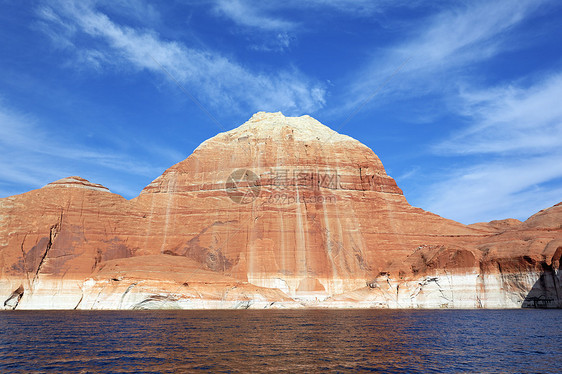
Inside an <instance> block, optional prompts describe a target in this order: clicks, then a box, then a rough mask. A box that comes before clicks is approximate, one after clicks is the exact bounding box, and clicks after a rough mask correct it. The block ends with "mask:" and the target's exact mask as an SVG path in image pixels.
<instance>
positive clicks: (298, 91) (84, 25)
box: [38, 2, 326, 113]
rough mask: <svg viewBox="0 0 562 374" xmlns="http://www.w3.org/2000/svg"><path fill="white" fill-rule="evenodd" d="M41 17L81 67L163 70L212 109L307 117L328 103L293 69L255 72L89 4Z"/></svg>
mask: <svg viewBox="0 0 562 374" xmlns="http://www.w3.org/2000/svg"><path fill="white" fill-rule="evenodd" d="M38 15H39V16H40V17H41V18H42V20H43V24H42V29H44V30H46V32H47V33H48V34H49V35H51V36H52V37H53V39H54V40H55V42H56V43H58V44H59V45H60V46H61V47H64V48H69V46H72V48H73V49H74V50H76V52H77V56H78V57H79V63H84V62H86V63H89V64H90V65H91V66H94V67H97V68H101V67H107V66H113V67H116V68H119V69H123V68H125V69H127V68H128V69H133V70H136V71H143V70H144V71H150V72H152V73H155V74H160V75H161V76H165V77H166V78H167V76H166V74H165V73H164V72H163V71H162V67H164V68H165V69H166V70H167V71H169V72H170V73H171V74H172V75H173V76H174V77H175V78H176V79H177V80H179V81H180V82H181V83H182V84H184V85H186V86H187V87H188V88H189V89H190V90H192V91H193V92H194V94H195V96H197V97H198V98H199V99H200V100H201V101H203V102H204V103H206V104H209V105H211V106H213V107H214V108H220V109H225V108H229V109H230V110H232V109H238V110H240V109H243V110H245V111H257V110H283V111H285V112H287V113H304V112H314V111H316V110H317V109H319V108H321V107H322V106H323V105H324V103H325V94H326V92H325V89H324V86H323V84H321V83H319V82H317V81H315V80H313V79H310V78H308V77H307V76H305V75H304V74H302V73H301V72H299V71H298V70H297V69H295V68H288V69H285V70H283V71H278V70H276V71H273V72H266V71H265V72H264V71H253V70H251V69H250V68H248V67H245V66H243V65H242V64H240V63H237V62H236V61H233V60H232V59H231V58H229V57H226V56H224V55H222V54H221V53H219V52H217V51H213V50H211V49H201V48H193V47H190V46H187V45H185V44H184V43H181V42H178V41H173V40H165V39H163V38H162V37H161V36H160V35H159V34H158V33H157V32H155V31H154V30H152V29H145V28H143V29H139V28H134V27H130V26H127V25H122V24H119V23H117V22H116V21H114V20H112V19H110V18H109V17H108V15H106V14H104V13H102V12H101V11H100V10H98V9H97V8H96V7H95V6H93V5H91V4H90V3H79V2H57V3H56V6H50V5H44V6H42V7H40V8H39V10H38ZM84 37H87V38H91V39H93V41H94V42H95V43H90V47H89V48H88V49H82V48H81V47H80V45H79V43H78V42H77V41H78V40H79V39H80V38H84ZM91 45H96V47H92V46H91ZM154 60H156V61H157V62H155V61H154Z"/></svg>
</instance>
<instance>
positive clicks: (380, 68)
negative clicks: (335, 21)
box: [338, 0, 545, 112]
mask: <svg viewBox="0 0 562 374" xmlns="http://www.w3.org/2000/svg"><path fill="white" fill-rule="evenodd" d="M544 2H545V1H542V0H522V1H517V2H513V1H507V0H502V1H478V2H469V3H468V5H462V6H458V5H457V7H456V8H454V9H448V10H445V11H442V12H441V13H439V14H437V15H435V16H432V17H431V18H430V19H428V20H427V21H425V22H423V23H419V24H417V25H415V29H414V30H412V31H411V38H409V40H407V41H405V42H404V43H401V44H399V45H397V46H393V47H390V48H384V49H382V52H377V53H375V54H374V55H373V58H372V60H371V61H369V62H368V63H367V64H366V67H365V68H363V69H360V70H359V72H358V73H354V75H353V76H352V77H351V78H350V84H349V87H348V90H347V91H348V92H347V93H346V95H345V97H347V98H349V99H348V100H347V102H345V103H344V105H342V106H343V109H342V108H340V109H338V110H340V111H341V110H343V111H344V112H345V111H346V110H345V109H346V108H347V109H348V110H347V111H349V108H353V107H356V106H357V105H358V103H359V102H361V101H362V100H364V99H365V98H366V97H368V96H369V95H371V94H372V91H373V90H374V88H375V87H377V86H378V85H379V84H380V83H381V82H382V81H384V80H385V79H387V78H388V77H389V76H391V74H392V73H393V72H394V71H395V70H396V69H397V68H398V67H399V66H400V65H401V64H403V63H404V61H408V62H407V64H406V65H405V66H404V68H403V69H402V70H401V71H400V72H399V74H398V75H397V76H396V77H395V78H394V79H393V80H392V82H391V83H390V85H389V86H390V87H387V88H386V89H385V92H386V93H388V91H394V92H395V93H399V94H400V95H402V96H416V95H420V94H423V93H427V92H428V91H429V92H430V91H436V90H439V92H441V93H443V94H446V93H449V92H452V91H454V90H456V89H457V87H458V86H457V83H455V82H457V81H459V80H461V79H463V78H464V75H465V74H466V71H467V70H466V69H464V67H466V66H469V65H470V64H473V63H475V62H479V61H483V60H486V59H488V58H490V57H492V56H495V55H496V54H498V53H499V52H500V51H503V50H505V49H507V48H513V45H510V44H508V43H507V41H508V40H509V38H508V35H509V33H510V31H511V30H512V29H513V28H514V27H516V26H517V25H518V24H519V23H520V22H522V21H523V20H525V19H527V18H528V17H529V16H531V15H532V14H533V13H534V12H535V11H536V10H537V9H538V8H539V7H540V6H541V5H542V4H543V3H544ZM373 47H376V46H373ZM408 59H410V60H408Z"/></svg>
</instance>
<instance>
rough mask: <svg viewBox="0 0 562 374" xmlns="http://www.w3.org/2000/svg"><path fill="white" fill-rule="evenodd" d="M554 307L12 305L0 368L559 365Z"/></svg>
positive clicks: (498, 368) (558, 369)
mask: <svg viewBox="0 0 562 374" xmlns="http://www.w3.org/2000/svg"><path fill="white" fill-rule="evenodd" d="M561 324H562V310H503V311H502V310H443V311H441V310H432V311H423V310H413V311H387V310H304V311H298V310H290V311H276V310H263V311H253V310H244V311H119V312H102V311H93V312H82V311H41V312H34V311H16V312H2V313H0V372H2V373H5V372H33V371H39V372H44V371H48V372H68V371H72V372H170V373H171V372H191V371H197V370H202V371H211V372H215V373H216V372H283V371H285V372H290V373H301V372H302V373H311V372H319V371H328V372H364V371H375V372H376V371H382V372H409V373H415V372H424V373H427V372H430V373H431V372H435V373H442V372H490V373H499V372H502V373H505V372H518V373H519V372H529V373H530V372H533V373H538V372H552V373H562V329H561Z"/></svg>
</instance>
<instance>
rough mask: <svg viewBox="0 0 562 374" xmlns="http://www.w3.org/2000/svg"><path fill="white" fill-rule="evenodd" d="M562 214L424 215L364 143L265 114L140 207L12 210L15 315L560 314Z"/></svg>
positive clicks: (80, 192) (27, 197) (57, 202)
mask: <svg viewBox="0 0 562 374" xmlns="http://www.w3.org/2000/svg"><path fill="white" fill-rule="evenodd" d="M561 211H562V207H561V206H555V207H553V208H550V209H548V210H546V211H542V212H540V213H539V214H537V215H535V216H533V217H531V218H530V219H529V220H528V221H526V222H523V223H521V222H519V221H516V220H506V221H492V222H491V223H481V224H475V225H470V226H465V225H462V224H460V223H458V222H454V221H451V220H447V219H444V218H442V217H439V216H437V215H435V214H432V213H430V212H426V211H424V210H422V209H419V208H414V207H412V206H410V205H409V204H408V202H407V201H406V199H405V197H404V196H403V194H402V191H401V190H400V188H399V187H398V186H397V185H396V182H395V181H394V180H393V179H392V178H391V177H390V176H388V175H387V174H386V172H385V170H384V167H383V165H382V163H381V161H380V160H379V158H378V157H377V156H376V155H375V154H374V153H373V151H371V150H370V149H369V148H368V147H366V146H365V145H363V144H361V143H360V142H358V141H357V140H354V139H352V138H350V137H348V136H345V135H341V134H338V133H336V132H335V131H333V130H331V129H330V128H328V127H326V126H324V125H322V124H321V123H319V122H318V121H316V120H315V119H313V118H311V117H309V116H303V117H285V116H283V115H282V114H281V113H263V112H260V113H257V114H255V115H254V116H253V117H252V118H251V119H250V120H249V121H248V122H246V123H245V124H243V125H242V126H240V127H238V128H236V129H234V130H232V131H228V132H225V133H221V134H218V135H217V136H215V137H213V138H211V139H209V140H207V141H205V142H204V143H202V144H201V145H200V146H199V147H198V148H197V149H196V150H195V151H194V152H193V154H192V155H191V156H190V157H188V158H187V159H186V160H184V161H182V162H180V163H178V164H176V165H174V166H172V167H171V168H169V169H168V170H166V171H165V172H164V174H163V175H161V176H160V177H158V178H157V179H155V180H154V181H153V182H152V183H151V184H150V185H148V186H147V187H146V188H145V189H144V190H143V191H142V193H141V194H140V195H139V196H138V197H136V198H135V199H132V200H130V201H129V200H125V199H123V198H122V197H121V196H119V195H115V194H112V193H111V192H109V190H107V189H106V188H105V187H103V186H101V185H96V184H93V183H90V182H88V181H86V180H84V179H82V178H79V177H70V178H64V179H62V180H59V181H57V182H53V183H51V184H49V185H47V186H45V187H44V188H42V189H39V190H35V191H31V192H28V193H26V194H23V195H19V196H13V197H9V198H6V199H1V200H0V214H1V216H0V219H1V221H0V225H1V226H0V230H1V231H0V249H1V251H2V252H1V253H2V257H1V261H2V262H1V263H0V265H1V266H2V278H1V279H0V282H1V283H0V286H1V287H2V288H1V289H2V293H1V294H0V298H3V299H0V301H1V300H6V301H5V307H6V308H12V307H13V308H16V307H18V308H41V307H51V308H53V307H60V308H88V309H89V308H110V309H111V308H144V307H147V308H148V307H150V308H158V307H179V308H207V307H209V308H211V307H212V308H223V307H224V308H230V307H258V306H259V307H268V306H271V307H276V306H277V307H302V306H315V307H319V306H323V307H442V306H445V307H514V306H515V307H520V306H521V305H522V304H524V303H528V304H529V303H530V304H533V303H534V304H536V300H535V299H533V297H535V298H537V299H540V298H542V299H543V300H550V299H552V300H551V301H538V302H539V304H540V303H543V304H548V305H547V306H560V298H559V297H555V296H552V295H557V292H558V289H559V288H560V272H559V266H560V255H561V254H562V244H561V243H562V232H561V228H560V225H561V224H562V212H561ZM533 290H535V294H536V295H537V296H529V294H531V292H532V291H533ZM558 294H559V295H562V292H558ZM534 300H535V301H534ZM530 304H529V305H530ZM534 304H533V305H534ZM531 306H532V305H531Z"/></svg>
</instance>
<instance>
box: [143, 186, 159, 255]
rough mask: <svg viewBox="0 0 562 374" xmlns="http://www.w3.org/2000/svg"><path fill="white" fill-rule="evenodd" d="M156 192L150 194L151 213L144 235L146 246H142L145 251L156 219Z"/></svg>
mask: <svg viewBox="0 0 562 374" xmlns="http://www.w3.org/2000/svg"><path fill="white" fill-rule="evenodd" d="M155 195H156V194H155V193H152V194H150V213H149V216H148V224H147V225H146V226H145V227H146V230H145V237H144V246H143V248H142V250H143V251H146V250H147V248H148V238H150V233H151V231H152V221H153V219H154V197H155Z"/></svg>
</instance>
